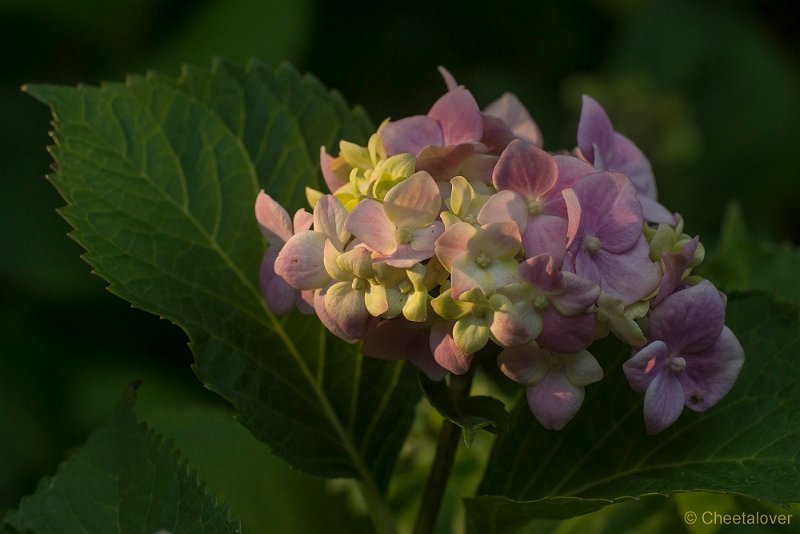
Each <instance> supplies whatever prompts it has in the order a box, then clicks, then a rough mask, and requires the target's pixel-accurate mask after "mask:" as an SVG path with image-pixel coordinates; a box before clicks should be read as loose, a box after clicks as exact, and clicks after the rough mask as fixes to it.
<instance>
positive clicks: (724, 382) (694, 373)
mask: <svg viewBox="0 0 800 534" xmlns="http://www.w3.org/2000/svg"><path fill="white" fill-rule="evenodd" d="M685 357H686V369H684V371H683V372H682V373H680V374H679V375H678V379H679V380H680V381H681V384H683V390H684V391H685V392H686V406H687V407H688V408H690V409H692V410H694V411H696V412H703V411H705V410H707V409H709V408H711V407H712V406H714V405H715V404H716V403H717V402H719V401H720V399H722V397H724V396H725V395H727V393H728V391H730V390H731V388H732V387H733V384H734V382H736V378H737V377H738V376H739V371H741V369H742V365H743V364H744V349H743V348H742V345H741V344H740V343H739V340H738V339H736V336H735V335H734V334H733V332H731V330H730V328H728V327H727V326H726V327H724V328H723V329H722V334H720V336H719V338H717V341H716V343H714V344H713V345H712V346H711V347H710V348H708V349H707V350H705V351H703V352H697V353H692V354H686V355H685Z"/></svg>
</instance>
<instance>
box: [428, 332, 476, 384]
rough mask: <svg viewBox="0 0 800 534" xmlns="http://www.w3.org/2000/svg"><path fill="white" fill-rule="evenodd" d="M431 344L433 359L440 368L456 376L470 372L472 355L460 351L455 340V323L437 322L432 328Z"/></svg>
mask: <svg viewBox="0 0 800 534" xmlns="http://www.w3.org/2000/svg"><path fill="white" fill-rule="evenodd" d="M429 343H430V350H431V352H433V357H434V358H435V359H436V363H438V364H439V365H440V366H442V367H444V368H445V369H447V370H448V371H450V372H451V373H453V374H456V375H463V374H464V373H466V372H467V371H469V367H470V364H471V363H472V354H464V353H462V352H461V351H460V350H458V347H457V346H456V342H455V340H454V339H453V323H451V322H449V321H435V322H434V323H433V327H432V328H431V334H430V339H429Z"/></svg>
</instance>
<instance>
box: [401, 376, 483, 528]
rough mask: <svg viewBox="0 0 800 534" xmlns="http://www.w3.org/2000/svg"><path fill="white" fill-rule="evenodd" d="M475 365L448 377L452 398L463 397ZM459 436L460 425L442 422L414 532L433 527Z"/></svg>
mask: <svg viewBox="0 0 800 534" xmlns="http://www.w3.org/2000/svg"><path fill="white" fill-rule="evenodd" d="M475 368H476V365H473V366H472V367H471V368H470V370H469V371H467V372H466V373H465V374H463V375H451V376H450V394H451V395H452V396H453V397H454V398H457V399H458V398H466V397H468V396H469V390H470V387H471V386H472V376H473V375H474V374H475ZM460 438H461V427H459V426H458V425H456V424H455V423H453V422H452V421H449V420H447V419H445V420H444V422H442V428H441V430H440V431H439V438H438V440H437V442H436V456H435V457H434V459H433V465H432V466H431V472H430V474H429V475H428V482H427V484H426V485H425V492H424V493H423V494H422V502H421V503H420V507H419V512H418V514H417V523H416V525H415V526H414V534H432V533H433V532H434V530H435V529H436V520H437V518H438V517H439V510H440V509H441V507H442V501H443V500H444V491H445V489H446V488H447V481H448V480H449V478H450V472H451V471H452V469H453V463H454V461H455V458H456V452H457V451H458V442H459V439H460Z"/></svg>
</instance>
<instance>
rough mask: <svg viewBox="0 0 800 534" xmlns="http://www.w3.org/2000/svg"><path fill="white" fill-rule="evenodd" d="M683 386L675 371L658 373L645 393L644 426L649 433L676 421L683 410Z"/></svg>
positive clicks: (659, 430) (662, 428)
mask: <svg viewBox="0 0 800 534" xmlns="http://www.w3.org/2000/svg"><path fill="white" fill-rule="evenodd" d="M683 405H684V394H683V386H681V383H680V382H679V381H678V378H677V377H676V376H675V374H674V373H672V372H670V371H665V372H663V373H660V374H658V375H656V377H655V378H654V379H653V381H652V382H650V385H649V386H648V387H647V392H646V393H645V394H644V426H645V429H646V430H647V433H648V434H649V435H651V436H652V435H654V434H658V433H659V432H661V431H662V430H664V429H665V428H667V427H668V426H670V425H671V424H672V423H674V422H675V421H676V420H677V419H678V417H679V416H680V415H681V412H682V411H683Z"/></svg>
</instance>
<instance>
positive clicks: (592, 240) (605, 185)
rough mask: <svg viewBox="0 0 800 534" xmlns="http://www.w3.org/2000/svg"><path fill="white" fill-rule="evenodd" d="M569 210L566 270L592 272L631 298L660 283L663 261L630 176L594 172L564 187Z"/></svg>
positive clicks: (613, 290)
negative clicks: (654, 251) (655, 252)
mask: <svg viewBox="0 0 800 534" xmlns="http://www.w3.org/2000/svg"><path fill="white" fill-rule="evenodd" d="M563 195H564V200H565V201H566V204H567V212H568V215H569V227H568V229H567V249H568V252H567V258H566V260H565V262H564V268H565V270H568V271H571V272H574V273H575V274H577V275H578V276H582V277H583V278H588V279H589V280H592V281H594V282H597V283H598V284H599V285H600V288H601V289H602V290H603V291H604V292H606V293H609V294H610V295H611V296H613V297H616V298H619V299H621V300H622V301H623V302H624V303H625V304H630V303H633V302H636V301H638V300H641V299H644V298H645V297H647V296H649V295H650V294H651V293H652V292H653V291H654V290H655V289H656V286H657V285H658V282H659V278H660V276H661V275H660V272H659V268H658V265H657V264H655V263H653V262H652V261H651V260H650V256H649V254H650V249H649V247H648V244H647V240H646V239H645V238H644V236H643V235H642V224H643V221H642V207H641V204H640V203H639V201H638V199H637V196H636V189H635V188H634V187H633V184H632V183H631V181H630V180H629V179H628V178H627V177H625V176H624V175H622V174H619V173H608V172H602V173H595V174H591V175H589V176H585V177H584V178H581V179H580V180H579V181H578V183H577V184H575V185H574V186H573V187H572V188H570V189H565V190H564V192H563Z"/></svg>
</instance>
